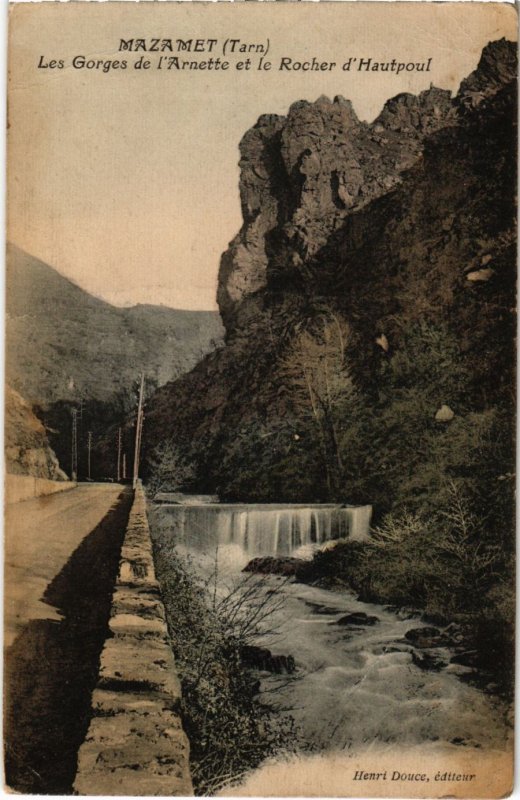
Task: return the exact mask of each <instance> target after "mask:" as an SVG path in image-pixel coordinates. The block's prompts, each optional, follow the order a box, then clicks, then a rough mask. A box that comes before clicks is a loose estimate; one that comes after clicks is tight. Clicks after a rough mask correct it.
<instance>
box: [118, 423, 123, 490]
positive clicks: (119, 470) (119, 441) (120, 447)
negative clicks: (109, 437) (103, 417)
mask: <svg viewBox="0 0 520 800" xmlns="http://www.w3.org/2000/svg"><path fill="white" fill-rule="evenodd" d="M121 449H122V441H121V428H118V431H117V482H118V483H119V481H120V480H121Z"/></svg>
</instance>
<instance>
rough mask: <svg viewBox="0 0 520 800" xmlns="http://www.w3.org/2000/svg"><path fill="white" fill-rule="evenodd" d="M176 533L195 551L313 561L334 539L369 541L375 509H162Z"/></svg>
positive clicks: (200, 506)
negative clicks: (227, 548)
mask: <svg viewBox="0 0 520 800" xmlns="http://www.w3.org/2000/svg"><path fill="white" fill-rule="evenodd" d="M161 511H162V512H163V513H164V514H165V515H166V516H167V518H168V521H169V523H170V525H171V529H172V533H173V534H174V536H175V538H176V539H177V541H179V542H183V543H185V544H189V545H190V546H191V547H195V548H197V549H198V548H199V547H201V548H204V549H206V548H207V547H208V546H211V545H213V546H217V545H218V546H220V547H223V546H224V547H225V546H233V545H234V546H236V547H237V548H239V549H240V551H241V552H242V553H244V555H246V554H247V556H248V557H254V556H259V555H270V556H276V555H280V556H287V555H299V556H303V557H305V555H309V556H310V555H311V554H312V552H313V550H316V549H318V547H319V546H320V545H322V544H324V543H325V542H327V541H330V540H332V539H344V538H348V539H351V540H356V541H364V540H366V539H368V538H369V536H370V518H371V515H372V506H369V505H366V506H340V505H335V504H319V505H317V504H315V505H313V504H310V505H287V504H234V503H229V504H228V503H205V504H202V503H201V504H197V505H193V504H191V503H190V502H189V500H188V499H187V502H186V503H182V504H166V503H165V504H163V505H161Z"/></svg>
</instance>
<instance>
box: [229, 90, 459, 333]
mask: <svg viewBox="0 0 520 800" xmlns="http://www.w3.org/2000/svg"><path fill="white" fill-rule="evenodd" d="M455 113H456V112H455V109H454V106H453V103H452V101H451V95H450V92H448V91H443V90H441V89H436V88H433V87H432V88H431V89H429V90H427V91H425V92H422V93H421V94H420V95H419V96H418V97H415V96H413V95H409V94H401V95H398V96H397V97H394V98H393V99H392V100H389V101H388V103H386V105H385V107H384V109H383V111H382V112H381V114H380V115H379V116H378V117H377V119H376V120H375V121H374V122H373V123H371V124H367V123H366V122H362V121H360V120H359V119H358V118H357V116H356V113H355V111H354V109H353V107H352V104H351V103H350V101H349V100H345V99H344V98H343V97H339V96H338V97H335V98H334V100H333V102H331V101H330V100H329V99H328V98H327V97H320V98H319V99H318V100H317V101H316V102H315V103H309V102H307V101H299V102H297V103H294V104H293V105H292V106H291V108H290V109H289V114H288V116H287V117H279V116H275V115H265V116H262V117H260V119H259V120H258V122H257V124H256V125H255V126H254V127H253V128H252V129H251V130H249V131H248V132H247V133H246V134H245V136H244V138H243V139H242V141H241V143H240V155H241V159H240V168H241V175H240V197H241V204H242V213H243V218H244V225H243V227H242V229H241V231H240V232H239V234H238V235H237V236H236V237H235V239H234V240H233V241H232V243H231V245H230V247H229V250H227V251H226V253H224V255H223V257H222V262H221V269H220V276H219V286H218V302H219V307H220V311H221V314H222V318H223V320H224V323H225V325H226V328H227V330H228V333H231V332H233V331H234V330H235V329H236V328H237V327H240V326H241V325H242V324H243V322H244V315H243V314H241V313H240V312H241V305H243V304H244V301H245V300H246V299H248V298H250V297H251V296H253V295H254V294H255V293H256V292H258V291H261V290H262V289H265V288H266V287H267V285H268V283H269V282H270V281H273V280H274V281H276V280H277V279H279V278H280V275H283V274H285V273H287V274H289V275H290V274H291V273H293V272H294V273H298V272H299V271H300V272H304V271H305V262H306V260H307V259H308V258H309V257H312V256H313V255H315V254H316V253H317V252H319V250H320V248H321V247H322V246H323V245H324V244H325V243H326V242H327V239H328V237H329V236H330V234H331V233H332V232H333V231H334V230H336V229H337V228H338V227H340V226H341V224H342V222H343V220H344V219H345V218H346V217H347V216H348V215H349V214H351V213H352V212H354V211H355V210H357V209H359V208H362V207H363V206H364V205H366V204H367V203H368V202H370V201H371V200H373V199H374V198H376V197H379V196H381V195H383V194H385V193H387V192H388V191H389V190H390V189H392V188H393V187H394V186H395V185H396V184H398V183H399V181H400V180H401V175H402V174H403V173H404V172H405V171H406V170H407V169H409V168H410V167H411V166H412V165H413V164H414V163H415V161H417V159H418V158H419V156H420V153H421V151H422V146H421V145H422V141H423V139H424V137H425V136H427V135H428V134H431V133H433V132H434V131H436V130H439V129H440V128H442V127H444V126H446V125H448V124H450V122H453V120H454V118H455Z"/></svg>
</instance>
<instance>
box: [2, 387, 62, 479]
mask: <svg viewBox="0 0 520 800" xmlns="http://www.w3.org/2000/svg"><path fill="white" fill-rule="evenodd" d="M5 465H6V471H7V472H8V473H9V474H11V475H33V476H34V477H36V478H46V479H47V480H53V481H64V480H67V476H66V475H65V473H64V472H63V471H62V470H61V469H60V466H59V464H58V459H57V458H56V456H55V454H54V452H53V451H52V449H51V447H50V445H49V441H48V438H47V432H46V430H45V428H44V426H43V425H42V423H41V422H40V420H39V419H38V417H36V416H35V415H34V414H33V412H32V410H31V407H30V405H29V404H28V403H27V402H26V401H25V400H24V399H23V397H21V396H20V395H19V394H18V392H15V391H14V389H11V388H10V387H9V386H6V389H5Z"/></svg>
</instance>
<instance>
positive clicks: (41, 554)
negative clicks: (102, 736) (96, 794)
mask: <svg viewBox="0 0 520 800" xmlns="http://www.w3.org/2000/svg"><path fill="white" fill-rule="evenodd" d="M131 500H132V493H131V491H130V490H129V489H124V488H123V487H122V486H119V485H114V484H85V485H83V486H80V487H78V488H76V489H73V490H71V491H70V492H64V493H60V494H55V495H50V496H48V497H44V498H38V499H35V500H29V501H25V502H23V503H18V504H14V505H11V506H8V507H7V511H6V524H5V611H4V613H5V645H4V646H5V648H6V650H5V673H4V675H5V677H4V681H5V705H4V715H5V729H4V732H5V740H6V779H7V783H8V785H9V786H11V787H12V788H13V789H15V790H17V791H19V792H24V793H38V794H39V793H41V794H67V793H70V791H71V786H72V781H73V779H74V775H75V770H76V754H77V750H78V748H79V746H80V744H81V742H82V740H83V737H84V735H85V733H86V730H87V728H88V723H89V712H90V697H91V694H92V690H93V688H94V686H95V683H96V679H97V671H98V665H99V655H100V652H101V648H102V646H103V643H104V641H105V638H106V636H107V634H108V616H109V611H110V600H111V596H112V590H113V586H114V581H115V576H116V572H117V566H118V562H119V555H120V551H121V544H122V541H123V536H124V532H125V528H126V523H127V520H128V513H129V510H130V505H131Z"/></svg>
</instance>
